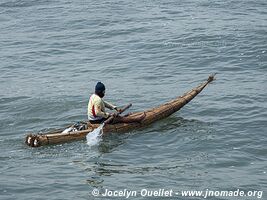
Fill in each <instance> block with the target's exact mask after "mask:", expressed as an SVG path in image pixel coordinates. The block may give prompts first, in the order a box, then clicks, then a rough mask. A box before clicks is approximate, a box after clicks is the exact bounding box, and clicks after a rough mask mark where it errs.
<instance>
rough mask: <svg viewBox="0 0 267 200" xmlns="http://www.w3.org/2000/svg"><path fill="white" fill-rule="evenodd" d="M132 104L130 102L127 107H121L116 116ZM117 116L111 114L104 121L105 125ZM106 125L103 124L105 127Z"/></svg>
mask: <svg viewBox="0 0 267 200" xmlns="http://www.w3.org/2000/svg"><path fill="white" fill-rule="evenodd" d="M131 106H132V104H131V103H129V104H128V105H126V106H125V107H123V108H122V109H120V110H119V111H118V112H116V113H115V116H117V115H119V114H121V113H123V112H124V111H125V110H127V109H129V108H130V107H131ZM115 116H111V117H109V118H108V119H107V120H106V121H104V122H103V124H104V126H105V124H108V123H110V122H112V121H113V119H114V118H115ZM104 126H103V127H104Z"/></svg>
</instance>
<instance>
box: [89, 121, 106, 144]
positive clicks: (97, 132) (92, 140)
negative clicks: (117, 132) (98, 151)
mask: <svg viewBox="0 0 267 200" xmlns="http://www.w3.org/2000/svg"><path fill="white" fill-rule="evenodd" d="M103 126H104V124H101V125H100V126H99V127H98V128H96V129H94V130H93V131H92V132H90V133H88V134H87V136H86V140H87V144H88V145H89V146H95V145H97V144H99V142H100V141H101V140H102V135H103Z"/></svg>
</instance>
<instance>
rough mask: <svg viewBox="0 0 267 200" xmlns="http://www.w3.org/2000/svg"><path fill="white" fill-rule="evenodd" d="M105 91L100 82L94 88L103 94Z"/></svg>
mask: <svg viewBox="0 0 267 200" xmlns="http://www.w3.org/2000/svg"><path fill="white" fill-rule="evenodd" d="M105 89H106V88H105V85H104V84H103V83H101V82H98V83H97V84H96V86H95V91H99V92H103V91H104V90H105Z"/></svg>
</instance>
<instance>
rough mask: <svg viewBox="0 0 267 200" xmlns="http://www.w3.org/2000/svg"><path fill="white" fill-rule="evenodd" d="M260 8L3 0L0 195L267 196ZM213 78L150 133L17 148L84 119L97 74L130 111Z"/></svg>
mask: <svg viewBox="0 0 267 200" xmlns="http://www.w3.org/2000/svg"><path fill="white" fill-rule="evenodd" d="M266 10H267V3H266V1H264V0H257V1H250V0H243V1H238V0H237V1H231V0H226V1H218V0H216V1H208V0H181V1H171V0H168V1H151V0H137V1H134V2H130V1H125V0H122V1H85V0H77V1H62V0H59V1H49V0H47V1H45V0H43V1H39V0H9V1H7V0H1V1H0V72H1V73H0V130H1V131H0V150H1V155H0V199H5V200H6V199H94V197H93V196H92V194H91V192H92V190H93V189H99V190H102V191H103V190H105V189H110V190H123V189H128V190H141V189H143V188H147V189H151V190H153V189H155V190H156V189H160V188H166V189H173V190H176V191H177V192H178V191H181V190H206V189H209V190H236V189H240V190H244V191H254V190H257V191H263V196H262V199H266V195H267V193H266V186H267V180H266V171H267V158H266V155H267V148H266V146H267V145H266V144H267V139H266V134H267V129H266V124H267V111H266V108H267V103H266V102H267V94H266V90H267V84H266V81H267V57H266V55H267V52H266V51H267V11H266ZM214 72H217V73H218V74H217V80H216V81H215V82H214V83H213V84H211V85H209V86H208V87H207V88H206V89H205V90H204V91H203V92H202V93H201V94H199V95H198V96H197V97H196V98H195V99H194V100H193V101H192V102H190V103H189V104H188V105H186V106H185V107H184V108H183V109H182V110H180V111H179V112H178V113H175V114H174V115H172V116H171V117H169V118H167V119H164V120H162V121H160V122H158V123H155V124H153V125H151V126H149V127H147V128H145V129H142V130H139V131H133V132H129V133H125V134H123V135H110V136H107V137H105V138H104V139H103V141H102V142H101V143H99V145H97V146H95V147H89V146H88V145H87V144H86V141H78V142H74V143H68V144H62V145H55V146H47V147H41V148H37V149H33V148H29V147H28V146H26V145H25V144H24V143H23V142H24V137H25V135H26V134H27V133H29V132H38V131H40V130H43V129H46V128H59V127H64V126H65V125H68V124H70V123H74V122H76V121H80V120H85V119H86V117H87V116H86V113H87V101H88V98H89V95H90V94H91V93H92V92H93V89H94V85H95V83H96V82H97V81H102V82H104V83H105V85H106V88H107V91H106V97H105V98H106V99H107V100H109V101H110V102H113V103H114V104H116V105H125V104H127V103H133V107H132V108H131V112H133V111H142V110H144V109H147V108H151V107H154V106H157V105H159V104H161V103H164V102H166V101H168V100H171V99H173V98H174V97H176V96H179V95H181V94H183V93H184V92H186V91H187V90H190V89H191V88H193V87H195V86H196V85H198V84H199V83H200V82H202V81H204V80H205V79H206V78H207V77H208V75H209V74H211V73H214ZM178 198H179V199H192V198H188V197H181V196H177V197H173V199H178ZM99 199H110V198H104V197H102V198H99ZM114 199H125V197H124V198H123V197H121V198H114ZM131 199H154V198H153V197H141V196H140V195H139V196H137V197H132V198H131ZM159 199H161V198H159ZM167 199H172V198H167ZM194 199H203V198H200V197H195V198H194ZM210 199H231V198H230V197H210ZM233 199H242V200H243V199H259V198H257V196H256V197H237V198H233Z"/></svg>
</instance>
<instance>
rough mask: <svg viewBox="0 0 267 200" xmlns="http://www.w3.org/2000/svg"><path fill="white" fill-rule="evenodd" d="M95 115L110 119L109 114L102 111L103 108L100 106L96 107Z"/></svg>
mask: <svg viewBox="0 0 267 200" xmlns="http://www.w3.org/2000/svg"><path fill="white" fill-rule="evenodd" d="M95 114H96V116H98V117H103V118H108V117H109V116H110V114H109V113H107V112H103V111H102V110H101V106H100V105H96V106H95Z"/></svg>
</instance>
